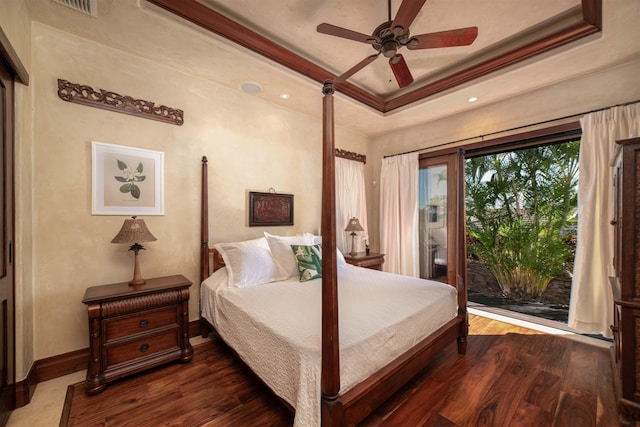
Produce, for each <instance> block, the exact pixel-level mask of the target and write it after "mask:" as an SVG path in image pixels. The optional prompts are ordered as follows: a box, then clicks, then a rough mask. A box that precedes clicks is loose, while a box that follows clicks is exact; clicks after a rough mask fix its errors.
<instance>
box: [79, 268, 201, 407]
mask: <svg viewBox="0 0 640 427" xmlns="http://www.w3.org/2000/svg"><path fill="white" fill-rule="evenodd" d="M190 286H191V282H189V281H188V280H187V279H186V278H184V277H183V276H180V275H176V276H167V277H158V278H154V279H147V281H146V283H145V284H144V285H141V286H129V284H128V283H127V282H123V283H114V284H111V285H104V286H94V287H92V288H88V289H87V290H86V292H85V295H84V298H83V300H82V302H83V303H85V304H86V305H87V309H88V316H89V366H88V369H87V379H86V382H85V389H86V391H87V392H88V393H89V394H96V393H99V392H100V391H102V390H104V388H105V387H106V386H107V383H108V382H110V381H113V380H116V379H119V378H122V377H125V376H127V375H131V374H133V373H136V372H140V371H142V370H144V369H148V368H151V367H154V366H158V365H160V364H162V363H166V362H170V361H176V360H178V361H181V362H188V361H189V360H191V358H192V357H193V348H192V347H191V344H190V343H189V287H190Z"/></svg>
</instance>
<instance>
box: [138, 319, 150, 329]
mask: <svg viewBox="0 0 640 427" xmlns="http://www.w3.org/2000/svg"><path fill="white" fill-rule="evenodd" d="M148 325H149V321H148V320H146V319H143V320H141V321H140V327H141V328H146V327H147V326H148Z"/></svg>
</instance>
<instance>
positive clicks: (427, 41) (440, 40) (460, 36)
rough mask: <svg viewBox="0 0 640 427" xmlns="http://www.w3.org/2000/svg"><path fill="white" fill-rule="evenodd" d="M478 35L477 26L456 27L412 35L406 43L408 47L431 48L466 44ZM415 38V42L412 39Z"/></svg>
mask: <svg viewBox="0 0 640 427" xmlns="http://www.w3.org/2000/svg"><path fill="white" fill-rule="evenodd" d="M476 37H478V27H467V28H458V29H457V30H448V31H440V32H438V33H428V34H420V35H417V36H414V37H412V38H411V40H410V41H409V44H407V48H408V49H412V50H413V49H433V48H438V47H452V46H468V45H470V44H471V43H473V41H474V40H475V39H476ZM414 39H415V40H417V43H415V42H414V41H413V40H414Z"/></svg>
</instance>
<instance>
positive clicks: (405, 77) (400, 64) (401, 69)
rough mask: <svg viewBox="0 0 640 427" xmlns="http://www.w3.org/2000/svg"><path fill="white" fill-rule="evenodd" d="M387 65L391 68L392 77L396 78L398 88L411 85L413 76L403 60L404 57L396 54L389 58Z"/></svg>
mask: <svg viewBox="0 0 640 427" xmlns="http://www.w3.org/2000/svg"><path fill="white" fill-rule="evenodd" d="M389 65H390V66H391V70H392V71H393V75H394V76H396V81H397V82H398V86H400V87H401V88H402V87H406V86H409V85H410V84H411V83H413V76H412V75H411V71H409V67H408V66H407V62H406V61H405V60H404V57H403V56H402V55H401V54H397V55H394V56H392V57H391V58H389Z"/></svg>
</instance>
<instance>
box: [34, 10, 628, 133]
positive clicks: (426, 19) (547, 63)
mask: <svg viewBox="0 0 640 427" xmlns="http://www.w3.org/2000/svg"><path fill="white" fill-rule="evenodd" d="M26 1H27V5H28V7H29V9H30V11H31V13H32V16H33V19H35V20H37V21H39V22H42V23H44V24H46V25H50V26H53V27H57V28H61V29H63V30H64V31H67V32H70V33H75V34H77V35H79V36H81V37H85V38H88V39H92V40H96V41H98V42H100V43H104V44H107V45H110V46H113V47H115V48H117V49H121V50H123V51H127V52H130V53H132V54H135V55H137V56H141V57H145V58H148V59H149V60H152V61H157V62H162V63H164V64H166V65H169V66H171V67H174V68H176V69H179V70H182V71H184V72H188V73H190V74H193V75H197V76H198V77H201V78H205V79H209V80H212V81H215V82H216V83H218V84H221V85H224V86H227V87H230V88H233V89H234V90H238V91H240V90H241V89H240V86H241V84H242V83H243V82H247V81H248V82H256V83H259V84H260V85H261V86H263V88H264V91H263V92H262V93H260V94H256V95H248V94H244V93H243V96H255V97H258V98H262V99H264V100H266V101H268V102H270V103H275V104H278V105H280V106H282V107H283V108H288V109H292V110H295V111H299V112H302V113H304V114H309V115H313V116H316V117H319V116H321V107H320V106H321V97H322V94H321V88H322V85H321V84H320V83H319V82H317V81H314V80H312V79H310V78H308V77H305V76H302V75H300V74H299V73H296V72H294V71H292V70H290V69H288V68H286V67H284V66H282V65H280V64H278V63H276V62H274V61H272V60H270V59H266V58H265V57H263V56H261V55H259V54H258V53H255V52H253V51H250V50H248V49H246V48H243V47H240V46H238V45H237V44H235V43H233V42H231V41H229V40H226V39H224V38H222V37H220V36H218V35H216V34H213V33H211V32H210V31H208V30H206V29H203V28H200V27H198V26H196V25H195V24H192V23H190V22H187V21H186V20H184V19H182V18H180V17H178V16H176V15H174V14H172V13H170V12H167V11H165V10H163V9H161V8H160V7H157V6H154V5H152V4H150V3H149V2H147V1H145V0H137V2H133V1H129V0H128V1H122V0H98V16H97V18H93V17H87V16H81V14H79V13H76V12H73V11H71V12H70V11H69V9H68V8H66V7H64V6H60V5H58V4H56V3H54V2H53V1H52V0H26ZM198 1H200V2H201V3H202V4H203V5H205V6H206V7H208V8H210V9H213V10H215V11H217V12H219V13H221V14H223V15H225V16H228V17H229V18H231V19H233V20H235V21H236V22H238V23H240V24H242V25H244V26H246V27H247V28H249V29H251V30H253V31H254V32H257V33H259V34H261V35H263V36H265V37H267V38H269V39H271V40H273V41H275V42H276V43H279V44H281V45H282V46H284V47H285V48H287V49H289V50H291V51H293V52H295V53H297V54H298V55H300V56H302V57H303V58H305V59H307V60H309V61H312V62H313V63H315V64H317V65H319V66H321V67H323V68H325V69H326V70H328V71H329V72H331V73H334V74H336V75H339V74H341V73H343V72H344V71H346V70H347V69H349V68H351V67H352V66H353V65H355V64H356V63H357V62H359V61H360V60H362V59H363V58H365V57H366V56H368V55H370V54H372V53H374V51H373V49H372V47H371V46H369V45H367V44H364V43H359V42H356V41H352V40H344V39H341V38H338V37H332V36H328V35H325V34H319V33H317V32H316V27H317V25H318V24H320V23H323V22H326V23H330V24H333V25H337V26H341V27H345V28H348V29H352V30H354V31H358V32H361V33H365V34H368V33H371V32H372V31H373V29H374V28H375V27H377V26H378V25H379V24H380V23H381V22H383V21H386V20H387V2H386V1H385V0H349V1H344V0H343V1H339V0H323V1H320V0H260V1H257V0H198ZM580 4H581V1H580V0H538V1H535V2H530V1H520V0H517V1H516V0H428V1H427V2H426V4H425V5H424V7H423V8H422V10H421V12H420V13H419V14H418V16H417V18H416V20H415V21H414V22H413V24H412V25H411V32H412V34H422V33H428V32H434V31H442V30H447V29H454V28H460V27H467V26H477V27H478V32H479V34H478V37H477V39H476V41H475V42H474V43H473V44H472V45H471V46H468V47H452V48H442V49H426V50H407V49H406V48H403V49H402V51H401V53H403V55H404V57H405V59H406V61H407V63H408V66H409V68H410V70H411V72H412V74H413V76H414V78H415V80H416V82H414V84H413V85H412V86H410V87H409V88H406V89H405V91H407V90H411V89H412V87H413V86H414V85H418V86H419V85H420V84H421V82H423V81H424V80H429V79H433V78H434V75H437V74H438V73H446V72H449V71H450V67H454V66H456V65H458V66H459V65H460V64H463V65H465V64H468V63H469V62H470V61H472V60H475V61H478V60H479V59H478V58H482V57H484V55H487V54H491V53H492V52H495V51H496V50H497V49H499V48H502V47H504V44H505V40H506V41H507V42H512V43H516V42H519V40H520V38H527V37H529V38H530V37H532V36H539V35H540V34H546V33H548V32H549V31H553V29H554V28H555V27H557V25H558V24H557V22H556V21H557V20H556V18H555V17H557V16H558V15H561V16H570V19H574V18H572V17H573V16H574V15H575V14H573V15H572V14H571V13H566V14H565V11H567V10H571V9H572V10H574V11H575V10H576V8H578V9H579V6H580ZM639 4H640V2H638V1H637V0H603V21H604V22H603V31H602V32H601V33H597V34H595V35H592V36H588V37H587V38H585V39H581V40H578V41H576V42H572V43H570V44H569V45H565V46H562V47H560V48H556V49H554V50H552V51H550V52H546V53H543V54H541V55H537V56H535V57H533V58H531V59H527V60H525V61H521V62H519V63H517V64H514V65H510V66H508V67H506V68H503V69H501V70H499V71H497V72H493V73H491V74H489V75H485V76H482V77H479V78H476V79H474V80H472V81H470V82H467V83H464V84H462V85H459V86H457V87H455V88H451V89H448V90H445V91H441V92H439V93H437V94H435V95H432V96H429V97H427V98H425V99H422V100H420V101H418V102H414V103H412V104H410V105H407V106H404V107H402V108H398V109H396V110H393V111H391V112H388V113H381V112H380V111H376V110H375V109H373V108H371V107H368V106H366V105H363V104H362V103H360V102H358V101H356V100H353V99H351V98H349V97H347V96H345V95H343V94H340V93H338V94H337V95H336V97H335V98H336V111H337V113H336V125H337V126H343V127H346V128H349V129H352V130H353V131H356V132H359V133H362V134H365V135H370V136H376V135H381V134H384V133H387V132H392V131H394V130H396V129H399V128H404V127H409V126H413V125H416V124H420V123H425V122H429V121H432V120H437V119H439V118H442V117H446V116H448V115H451V114H456V113H458V112H462V111H466V110H469V109H473V108H477V107H483V106H486V105H488V104H490V103H493V102H496V101H499V100H502V99H506V98H509V97H512V96H517V95H521V94H523V93H526V92H528V91H533V90H536V89H538V88H542V87H545V86H549V85H552V84H555V83H558V82H561V81H564V80H567V79H572V78H577V77H580V76H584V75H587V74H589V73H595V72H597V71H600V70H603V69H605V68H607V67H612V66H615V65H619V64H621V63H623V62H625V61H629V60H630V59H633V58H637V57H638V56H639V55H640V46H639V45H638V42H637V40H640V26H638V25H637V22H636V21H637V16H638V14H639V12H640V7H639ZM398 5H399V0H393V1H392V15H395V11H396V9H397V7H398ZM565 24H566V23H565ZM514 35H515V36H514ZM514 40H515V41H514ZM630 41H632V42H630ZM603 53H606V54H603ZM389 80H391V82H389ZM349 82H350V83H352V84H354V85H356V86H358V87H360V88H362V89H365V90H367V91H370V92H372V93H373V94H374V95H376V96H380V97H382V98H384V99H390V98H391V99H392V98H393V97H395V96H397V94H398V93H399V92H398V87H397V84H396V82H395V81H394V79H393V76H392V74H391V73H390V71H389V66H388V64H387V62H386V58H383V57H379V58H378V59H377V60H376V61H375V62H374V63H372V64H370V65H369V66H367V67H366V68H365V69H363V70H361V71H360V72H359V73H357V74H356V75H354V76H353V77H352V78H351V79H349ZM283 92H287V93H289V94H290V95H291V97H290V98H289V99H287V100H282V99H280V98H279V95H280V93H283ZM471 96H477V97H478V98H479V101H478V102H476V103H473V104H470V103H468V102H467V99H468V98H469V97H471Z"/></svg>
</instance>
